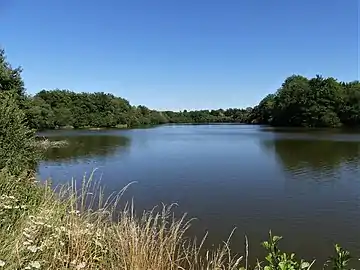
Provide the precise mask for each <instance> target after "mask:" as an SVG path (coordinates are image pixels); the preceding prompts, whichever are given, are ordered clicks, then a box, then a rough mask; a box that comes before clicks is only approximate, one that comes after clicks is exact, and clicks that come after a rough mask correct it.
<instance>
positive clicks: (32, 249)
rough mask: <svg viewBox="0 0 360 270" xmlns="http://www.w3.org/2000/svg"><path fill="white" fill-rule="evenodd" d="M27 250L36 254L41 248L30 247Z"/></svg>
mask: <svg viewBox="0 0 360 270" xmlns="http://www.w3.org/2000/svg"><path fill="white" fill-rule="evenodd" d="M27 249H28V250H30V251H31V252H32V253H35V252H36V251H38V250H39V249H40V248H38V247H37V246H28V247H27Z"/></svg>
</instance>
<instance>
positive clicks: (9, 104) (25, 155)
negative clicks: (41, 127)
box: [0, 92, 38, 175]
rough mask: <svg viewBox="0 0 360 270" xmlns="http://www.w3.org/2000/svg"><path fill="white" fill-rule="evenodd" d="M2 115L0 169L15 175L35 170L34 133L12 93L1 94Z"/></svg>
mask: <svg viewBox="0 0 360 270" xmlns="http://www.w3.org/2000/svg"><path fill="white" fill-rule="evenodd" d="M0 115H1V117H0V169H2V168H5V167H6V168H8V170H9V171H10V172H11V173H12V174H14V175H19V174H21V173H22V172H24V171H26V170H30V171H33V170H35V169H36V162H37V159H38V151H37V147H36V143H35V138H34V132H33V131H32V130H30V129H29V128H28V127H27V126H26V125H24V121H25V116H24V113H23V111H22V110H20V109H19V107H18V105H17V104H16V100H15V98H14V94H12V93H11V92H1V93H0Z"/></svg>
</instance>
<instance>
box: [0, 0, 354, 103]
mask: <svg viewBox="0 0 360 270" xmlns="http://www.w3.org/2000/svg"><path fill="white" fill-rule="evenodd" d="M358 14H359V7H358V1H357V0H274V1H270V0H102V1H99V0H24V1H12V0H0V46H3V47H5V49H6V53H7V55H8V59H9V60H10V62H11V63H12V64H13V65H21V66H22V67H23V68H24V73H23V77H24V80H25V83H26V87H27V89H28V92H29V93H36V92H38V91H39V90H41V89H43V88H45V89H53V88H66V89H70V90H74V91H77V92H80V91H89V92H93V91H104V92H111V93H114V94H116V95H119V96H122V97H125V98H127V99H128V100H130V102H131V103H132V104H134V105H138V104H144V105H146V106H148V107H150V108H155V109H194V108H219V107H222V108H227V107H246V106H252V105H255V104H256V103H257V102H258V101H259V100H261V98H262V97H263V96H265V95H266V94H268V93H270V92H274V91H276V89H277V88H278V87H279V86H280V85H281V83H282V82H283V80H284V79H285V78H286V77H287V76H289V75H291V74H293V73H296V74H302V75H305V76H314V75H316V74H322V75H323V76H333V77H336V78H339V79H340V80H344V81H352V80H356V79H359V73H358V68H359V65H358V62H359V57H358V49H359V48H358V47H359V44H358V36H359V32H358V28H359V22H358V16H359V15H358Z"/></svg>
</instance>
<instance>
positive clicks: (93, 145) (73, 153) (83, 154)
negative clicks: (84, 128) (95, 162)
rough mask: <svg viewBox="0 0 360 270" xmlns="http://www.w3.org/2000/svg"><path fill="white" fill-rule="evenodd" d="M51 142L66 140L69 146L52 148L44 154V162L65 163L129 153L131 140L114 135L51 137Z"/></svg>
mask: <svg viewBox="0 0 360 270" xmlns="http://www.w3.org/2000/svg"><path fill="white" fill-rule="evenodd" d="M48 138H49V139H50V140H51V141H57V140H66V141H67V142H68V145H67V146H65V147H61V148H50V149H48V150H47V151H46V153H45V154H44V157H43V160H44V161H50V162H51V161H54V162H65V161H73V160H77V159H85V158H86V159H88V158H94V157H109V156H112V155H115V154H117V153H119V151H121V152H124V151H127V150H128V148H129V146H130V138H128V137H124V136H113V135H80V136H67V137H63V136H49V137H48Z"/></svg>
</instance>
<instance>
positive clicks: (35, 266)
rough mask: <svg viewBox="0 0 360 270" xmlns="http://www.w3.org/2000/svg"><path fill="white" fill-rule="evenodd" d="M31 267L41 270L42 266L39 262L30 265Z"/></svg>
mask: <svg viewBox="0 0 360 270" xmlns="http://www.w3.org/2000/svg"><path fill="white" fill-rule="evenodd" d="M29 266H30V267H32V268H36V269H40V267H41V265H40V263H39V262H38V261H35V262H31V263H29Z"/></svg>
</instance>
